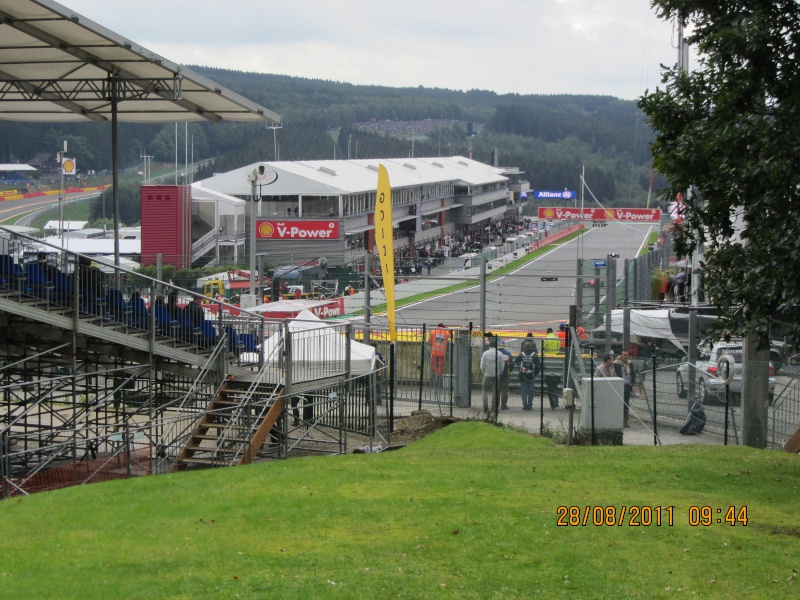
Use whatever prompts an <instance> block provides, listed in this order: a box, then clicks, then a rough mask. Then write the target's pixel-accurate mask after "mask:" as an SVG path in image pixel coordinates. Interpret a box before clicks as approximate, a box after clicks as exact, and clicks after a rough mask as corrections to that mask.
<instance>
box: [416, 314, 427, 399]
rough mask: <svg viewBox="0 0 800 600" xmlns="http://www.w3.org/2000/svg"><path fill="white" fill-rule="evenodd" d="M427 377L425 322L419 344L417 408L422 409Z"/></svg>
mask: <svg viewBox="0 0 800 600" xmlns="http://www.w3.org/2000/svg"><path fill="white" fill-rule="evenodd" d="M424 377H425V323H423V324H422V343H421V344H420V345H419V405H418V406H417V410H422V384H423V382H424Z"/></svg>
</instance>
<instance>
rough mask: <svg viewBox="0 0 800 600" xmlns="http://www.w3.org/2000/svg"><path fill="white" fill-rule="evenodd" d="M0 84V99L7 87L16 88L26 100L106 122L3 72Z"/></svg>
mask: <svg viewBox="0 0 800 600" xmlns="http://www.w3.org/2000/svg"><path fill="white" fill-rule="evenodd" d="M0 83H2V84H3V85H1V86H0V99H2V98H3V96H5V95H6V94H8V93H9V90H8V87H11V88H17V90H18V91H19V93H21V94H24V95H27V96H28V98H26V99H27V100H33V99H37V98H39V99H42V100H46V101H48V102H52V103H53V104H56V105H58V106H60V107H62V108H64V109H66V110H68V111H70V112H73V113H75V114H78V115H81V116H84V117H86V118H87V119H90V120H92V121H95V122H96V123H105V122H106V121H108V119H107V118H106V117H104V116H103V115H100V114H97V113H93V112H91V111H87V110H86V109H85V108H84V107H82V106H81V105H80V104H76V103H75V102H70V101H69V100H64V99H63V98H62V97H61V96H59V95H58V94H57V93H54V92H45V91H42V87H41V86H37V85H34V84H33V83H31V82H30V81H22V80H21V79H17V78H16V77H12V76H11V75H9V74H8V73H4V72H3V71H0Z"/></svg>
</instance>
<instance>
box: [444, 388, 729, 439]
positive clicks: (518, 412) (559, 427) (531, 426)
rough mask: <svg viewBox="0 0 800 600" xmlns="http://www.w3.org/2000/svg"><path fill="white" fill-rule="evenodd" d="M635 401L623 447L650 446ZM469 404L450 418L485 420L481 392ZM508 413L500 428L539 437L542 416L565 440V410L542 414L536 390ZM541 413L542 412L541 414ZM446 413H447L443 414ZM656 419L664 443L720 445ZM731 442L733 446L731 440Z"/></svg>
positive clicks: (648, 426)
mask: <svg viewBox="0 0 800 600" xmlns="http://www.w3.org/2000/svg"><path fill="white" fill-rule="evenodd" d="M632 400H633V401H634V408H632V409H631V414H630V418H629V420H628V422H629V424H630V427H625V428H624V429H623V430H622V431H623V441H622V443H623V445H625V446H653V445H655V444H654V441H653V428H652V423H651V422H650V421H649V418H650V417H649V415H644V416H645V417H646V418H647V421H646V422H644V421H642V420H641V419H640V418H637V413H638V412H639V410H638V409H637V408H635V400H636V396H634V397H633V398H632ZM472 403H473V405H474V406H472V407H470V408H457V407H453V416H454V417H458V418H462V419H472V420H479V419H483V418H484V414H483V407H482V401H481V392H480V390H473V392H472ZM508 404H509V406H508V410H501V411H500V412H499V415H498V417H497V422H498V423H502V424H503V425H506V426H509V427H513V428H515V429H520V430H522V431H527V432H528V433H533V434H539V433H540V431H541V423H542V416H543V417H544V422H545V424H546V427H548V428H549V429H550V431H553V432H555V434H556V436H557V437H558V438H559V439H562V438H563V439H566V436H567V432H568V431H569V413H570V411H569V410H568V409H565V408H564V407H563V406H560V407H559V408H556V409H552V408H550V407H549V406H548V403H547V400H545V407H544V411H541V409H540V406H539V395H538V389H537V396H536V400H535V401H534V406H533V410H522V405H521V401H520V399H519V398H518V397H517V398H515V397H514V395H513V394H512V395H511V397H510V398H509V400H508ZM429 410H430V411H431V414H433V415H434V416H438V410H437V409H436V408H435V407H429ZM442 410H443V411H447V407H446V406H443V407H442ZM540 411H541V412H540ZM445 414H446V413H445ZM660 421H661V420H660V419H659V426H658V433H659V436H660V437H661V438H662V443H663V444H665V445H666V444H669V445H671V446H672V445H677V444H715V445H719V444H720V443H721V442H720V439H719V437H718V436H710V435H703V434H700V435H681V434H680V433H678V430H679V429H680V428H681V427H682V426H683V423H678V422H676V423H675V425H674V426H665V425H663V424H662V423H661V422H660ZM580 422H581V413H580V410H578V409H575V410H574V411H573V417H572V423H573V428H574V429H580ZM730 443H733V440H731V442H730Z"/></svg>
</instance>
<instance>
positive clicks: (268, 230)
mask: <svg viewBox="0 0 800 600" xmlns="http://www.w3.org/2000/svg"><path fill="white" fill-rule="evenodd" d="M257 233H258V237H260V238H271V237H272V234H273V233H275V228H274V227H273V226H272V223H269V222H262V223H259V224H258V232H257Z"/></svg>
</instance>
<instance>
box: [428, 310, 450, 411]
mask: <svg viewBox="0 0 800 600" xmlns="http://www.w3.org/2000/svg"><path fill="white" fill-rule="evenodd" d="M428 346H429V347H430V349H431V382H432V384H433V391H434V393H435V394H436V396H437V398H438V396H439V391H440V389H441V387H442V375H444V366H445V363H446V361H445V358H446V356H447V348H448V347H449V346H450V332H449V331H448V330H447V329H445V328H444V325H443V324H442V323H439V324H438V325H437V326H436V329H434V330H432V331H431V332H430V335H428Z"/></svg>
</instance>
